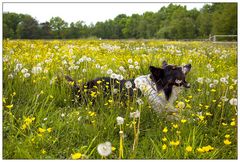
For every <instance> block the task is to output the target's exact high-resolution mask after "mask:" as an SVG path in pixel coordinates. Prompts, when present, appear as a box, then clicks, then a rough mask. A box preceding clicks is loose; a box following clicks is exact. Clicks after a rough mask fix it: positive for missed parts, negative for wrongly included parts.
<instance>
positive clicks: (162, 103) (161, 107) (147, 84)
mask: <svg viewBox="0 0 240 162" xmlns="http://www.w3.org/2000/svg"><path fill="white" fill-rule="evenodd" d="M134 83H135V86H136V88H139V89H140V90H141V92H142V93H143V95H144V96H146V97H147V98H148V100H149V102H150V103H151V105H152V107H153V109H154V110H155V111H156V112H159V113H162V112H163V111H165V112H167V113H170V112H176V111H177V110H176V109H175V108H174V107H173V102H174V101H175V100H176V99H177V95H178V94H179V92H180V91H181V88H180V87H176V86H173V89H172V94H171V96H170V98H169V100H167V99H166V96H165V94H164V92H163V91H160V92H157V88H156V85H155V83H154V82H153V81H152V80H151V79H150V74H149V75H144V76H140V77H137V78H136V79H135V80H134Z"/></svg>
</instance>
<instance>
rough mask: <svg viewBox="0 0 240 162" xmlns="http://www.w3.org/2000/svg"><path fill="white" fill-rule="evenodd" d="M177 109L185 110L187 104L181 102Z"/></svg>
mask: <svg viewBox="0 0 240 162" xmlns="http://www.w3.org/2000/svg"><path fill="white" fill-rule="evenodd" d="M177 107H178V108H179V109H183V108H184V107H185V103H184V102H181V101H180V102H178V104H177Z"/></svg>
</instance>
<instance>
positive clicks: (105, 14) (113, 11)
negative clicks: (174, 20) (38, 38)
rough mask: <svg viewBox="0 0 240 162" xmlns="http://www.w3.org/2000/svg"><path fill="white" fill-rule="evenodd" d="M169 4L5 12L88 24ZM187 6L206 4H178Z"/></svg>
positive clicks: (6, 7) (19, 7)
mask: <svg viewBox="0 0 240 162" xmlns="http://www.w3.org/2000/svg"><path fill="white" fill-rule="evenodd" d="M168 4H169V3H3V11H4V12H16V13H23V14H29V15H31V16H33V17H34V18H35V19H37V20H38V21H39V22H45V21H49V20H50V19H51V18H52V17H55V16H59V17H61V18H62V19H63V20H65V21H67V22H68V23H70V22H76V21H78V20H81V21H84V22H85V23H86V24H90V23H94V24H95V23H96V22H97V21H105V20H107V19H113V18H114V17H116V16H117V15H119V14H126V15H128V16H130V15H132V14H133V13H138V14H142V13H144V12H146V11H153V12H157V11H158V10H159V9H160V8H161V7H163V6H167V5H168ZM177 4H181V5H186V6H187V9H193V8H197V9H200V8H201V7H202V6H203V5H204V3H177Z"/></svg>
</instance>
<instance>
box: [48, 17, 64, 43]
mask: <svg viewBox="0 0 240 162" xmlns="http://www.w3.org/2000/svg"><path fill="white" fill-rule="evenodd" d="M50 27H51V30H52V31H53V34H54V36H55V38H64V36H65V34H66V28H67V27H68V24H67V23H66V22H65V21H64V20H63V19H61V18H60V17H52V18H51V19H50Z"/></svg>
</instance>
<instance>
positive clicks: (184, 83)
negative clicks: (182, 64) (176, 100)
mask: <svg viewBox="0 0 240 162" xmlns="http://www.w3.org/2000/svg"><path fill="white" fill-rule="evenodd" d="M183 86H184V87H185V88H190V83H188V82H186V80H184V81H183Z"/></svg>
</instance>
